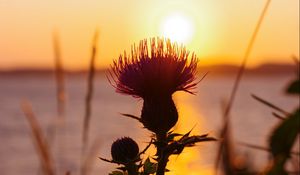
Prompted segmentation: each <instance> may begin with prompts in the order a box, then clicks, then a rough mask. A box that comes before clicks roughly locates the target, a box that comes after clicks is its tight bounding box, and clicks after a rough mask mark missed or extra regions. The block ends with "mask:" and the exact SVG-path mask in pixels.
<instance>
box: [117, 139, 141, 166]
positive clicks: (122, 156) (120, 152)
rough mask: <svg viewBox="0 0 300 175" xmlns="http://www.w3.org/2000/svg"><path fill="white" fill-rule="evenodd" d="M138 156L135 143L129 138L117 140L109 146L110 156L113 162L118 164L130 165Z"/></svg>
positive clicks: (137, 148)
mask: <svg viewBox="0 0 300 175" xmlns="http://www.w3.org/2000/svg"><path fill="white" fill-rule="evenodd" d="M138 154H139V147H138V145H137V143H136V142H135V141H134V140H133V139H131V138H129V137H123V138H121V139H118V140H116V141H115V142H114V143H113V144H112V146H111V156H112V158H113V160H114V161H116V162H119V163H123V164H127V163H130V162H132V161H134V160H135V159H136V158H137V156H138Z"/></svg>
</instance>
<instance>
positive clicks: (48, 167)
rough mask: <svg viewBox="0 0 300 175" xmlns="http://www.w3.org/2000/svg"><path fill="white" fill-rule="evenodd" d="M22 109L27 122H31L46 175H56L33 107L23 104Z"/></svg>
mask: <svg viewBox="0 0 300 175" xmlns="http://www.w3.org/2000/svg"><path fill="white" fill-rule="evenodd" d="M21 108H22V110H23V112H24V114H25V117H26V119H27V121H28V122H29V125H30V128H31V131H32V135H33V141H34V144H35V146H36V150H37V153H38V155H39V157H40V161H41V163H42V168H43V171H44V174H46V175H54V174H55V168H54V163H53V159H52V157H51V152H50V148H49V146H48V143H47V140H46V139H45V137H44V136H43V131H42V129H41V127H40V124H39V122H38V120H37V119H36V116H35V115H34V113H33V111H32V107H31V106H30V105H29V103H28V102H23V103H22V104H21Z"/></svg>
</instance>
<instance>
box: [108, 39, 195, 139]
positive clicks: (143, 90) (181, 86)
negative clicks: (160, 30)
mask: <svg viewBox="0 0 300 175" xmlns="http://www.w3.org/2000/svg"><path fill="white" fill-rule="evenodd" d="M149 50H150V51H149ZM197 62H198V61H197V58H196V56H195V55H194V54H192V56H191V57H190V59H189V52H188V51H187V50H186V49H185V47H183V46H181V47H178V46H177V44H176V43H171V42H170V40H165V39H159V38H157V39H155V38H153V39H151V42H150V45H149V44H148V42H147V40H142V41H141V42H140V44H139V47H135V46H134V47H133V48H132V49H131V54H130V56H128V55H127V54H126V53H124V54H123V55H121V56H120V57H119V59H118V60H115V61H114V63H113V66H112V71H111V74H112V77H113V80H114V82H115V84H113V86H114V87H115V88H116V91H117V92H119V93H122V94H127V95H132V96H134V97H137V98H142V99H143V100H144V103H143V109H142V114H141V122H142V123H143V125H144V126H145V128H147V129H149V130H150V131H152V132H154V133H155V134H156V135H157V136H159V137H164V136H165V135H166V133H167V132H168V131H169V130H170V129H171V128H172V127H173V126H175V124H176V123H177V121H178V112H177V109H176V106H175V103H174V102H173V99H172V94H173V93H174V92H176V91H186V92H189V93H193V92H192V89H193V88H195V87H196V85H197V82H195V79H196V77H195V74H196V69H197Z"/></svg>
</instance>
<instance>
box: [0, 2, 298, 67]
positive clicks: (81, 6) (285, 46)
mask: <svg viewBox="0 0 300 175" xmlns="http://www.w3.org/2000/svg"><path fill="white" fill-rule="evenodd" d="M264 3H265V1H264V0H260V1H258V0H255V1H254V0H226V1H224V0H164V1H161V0H110V1H108V0H107V1H102V0H85V1H83V0H81V1H80V0H72V1H71V0H51V1H50V0H48V1H46V0H44V1H41V0H26V1H21V0H19V1H17V0H0V24H1V25H0V39H1V42H0V69H14V68H24V67H34V68H51V67H53V65H54V63H53V62H54V61H53V60H54V59H53V47H52V32H53V30H57V31H59V33H60V36H61V49H62V56H63V63H64V65H65V67H66V68H67V69H85V68H87V65H88V62H89V56H90V45H91V41H92V36H93V33H94V31H95V28H97V27H98V28H99V30H100V41H99V49H100V50H99V52H100V53H99V55H98V58H97V59H98V60H97V66H98V67H107V66H108V65H109V64H110V63H111V62H112V59H115V58H117V57H118V55H119V54H120V53H121V52H123V50H124V49H126V50H128V49H130V46H131V44H133V43H134V42H138V41H139V40H140V39H143V38H149V37H155V36H161V35H162V32H161V26H162V25H163V20H164V19H165V18H166V17H167V16H168V15H170V14H174V13H180V14H183V15H184V16H186V17H187V18H188V19H189V20H190V21H192V23H193V26H194V29H193V30H194V35H193V36H192V40H190V42H187V43H186V45H187V48H188V49H189V50H191V51H195V52H196V53H197V55H198V56H199V57H200V59H201V62H200V64H202V65H207V64H216V63H220V64H222V63H235V64H237V63H240V62H241V57H242V55H243V53H244V51H245V48H246V45H247V43H248V41H249V37H250V35H251V33H252V31H253V29H254V26H255V23H256V21H257V18H258V15H259V14H260V13H261V10H262V7H263V5H264ZM291 55H296V56H298V57H299V0H273V1H272V3H271V6H270V9H269V13H268V14H267V16H266V19H265V22H264V24H263V26H262V29H261V31H260V33H259V35H258V38H257V42H256V44H255V46H254V50H253V52H252V54H251V59H250V61H249V65H250V66H255V65H258V64H260V63H263V62H280V63H291V62H292V61H291V58H290V56H291Z"/></svg>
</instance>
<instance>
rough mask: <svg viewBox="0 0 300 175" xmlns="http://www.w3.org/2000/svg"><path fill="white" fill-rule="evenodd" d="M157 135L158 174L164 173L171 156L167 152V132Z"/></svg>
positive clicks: (162, 174)
mask: <svg viewBox="0 0 300 175" xmlns="http://www.w3.org/2000/svg"><path fill="white" fill-rule="evenodd" d="M156 137H157V145H156V147H157V153H156V154H157V156H158V164H157V172H156V175H164V174H165V170H166V167H167V164H168V161H169V156H170V154H168V153H167V152H166V148H167V146H168V142H167V137H166V134H163V135H156Z"/></svg>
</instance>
